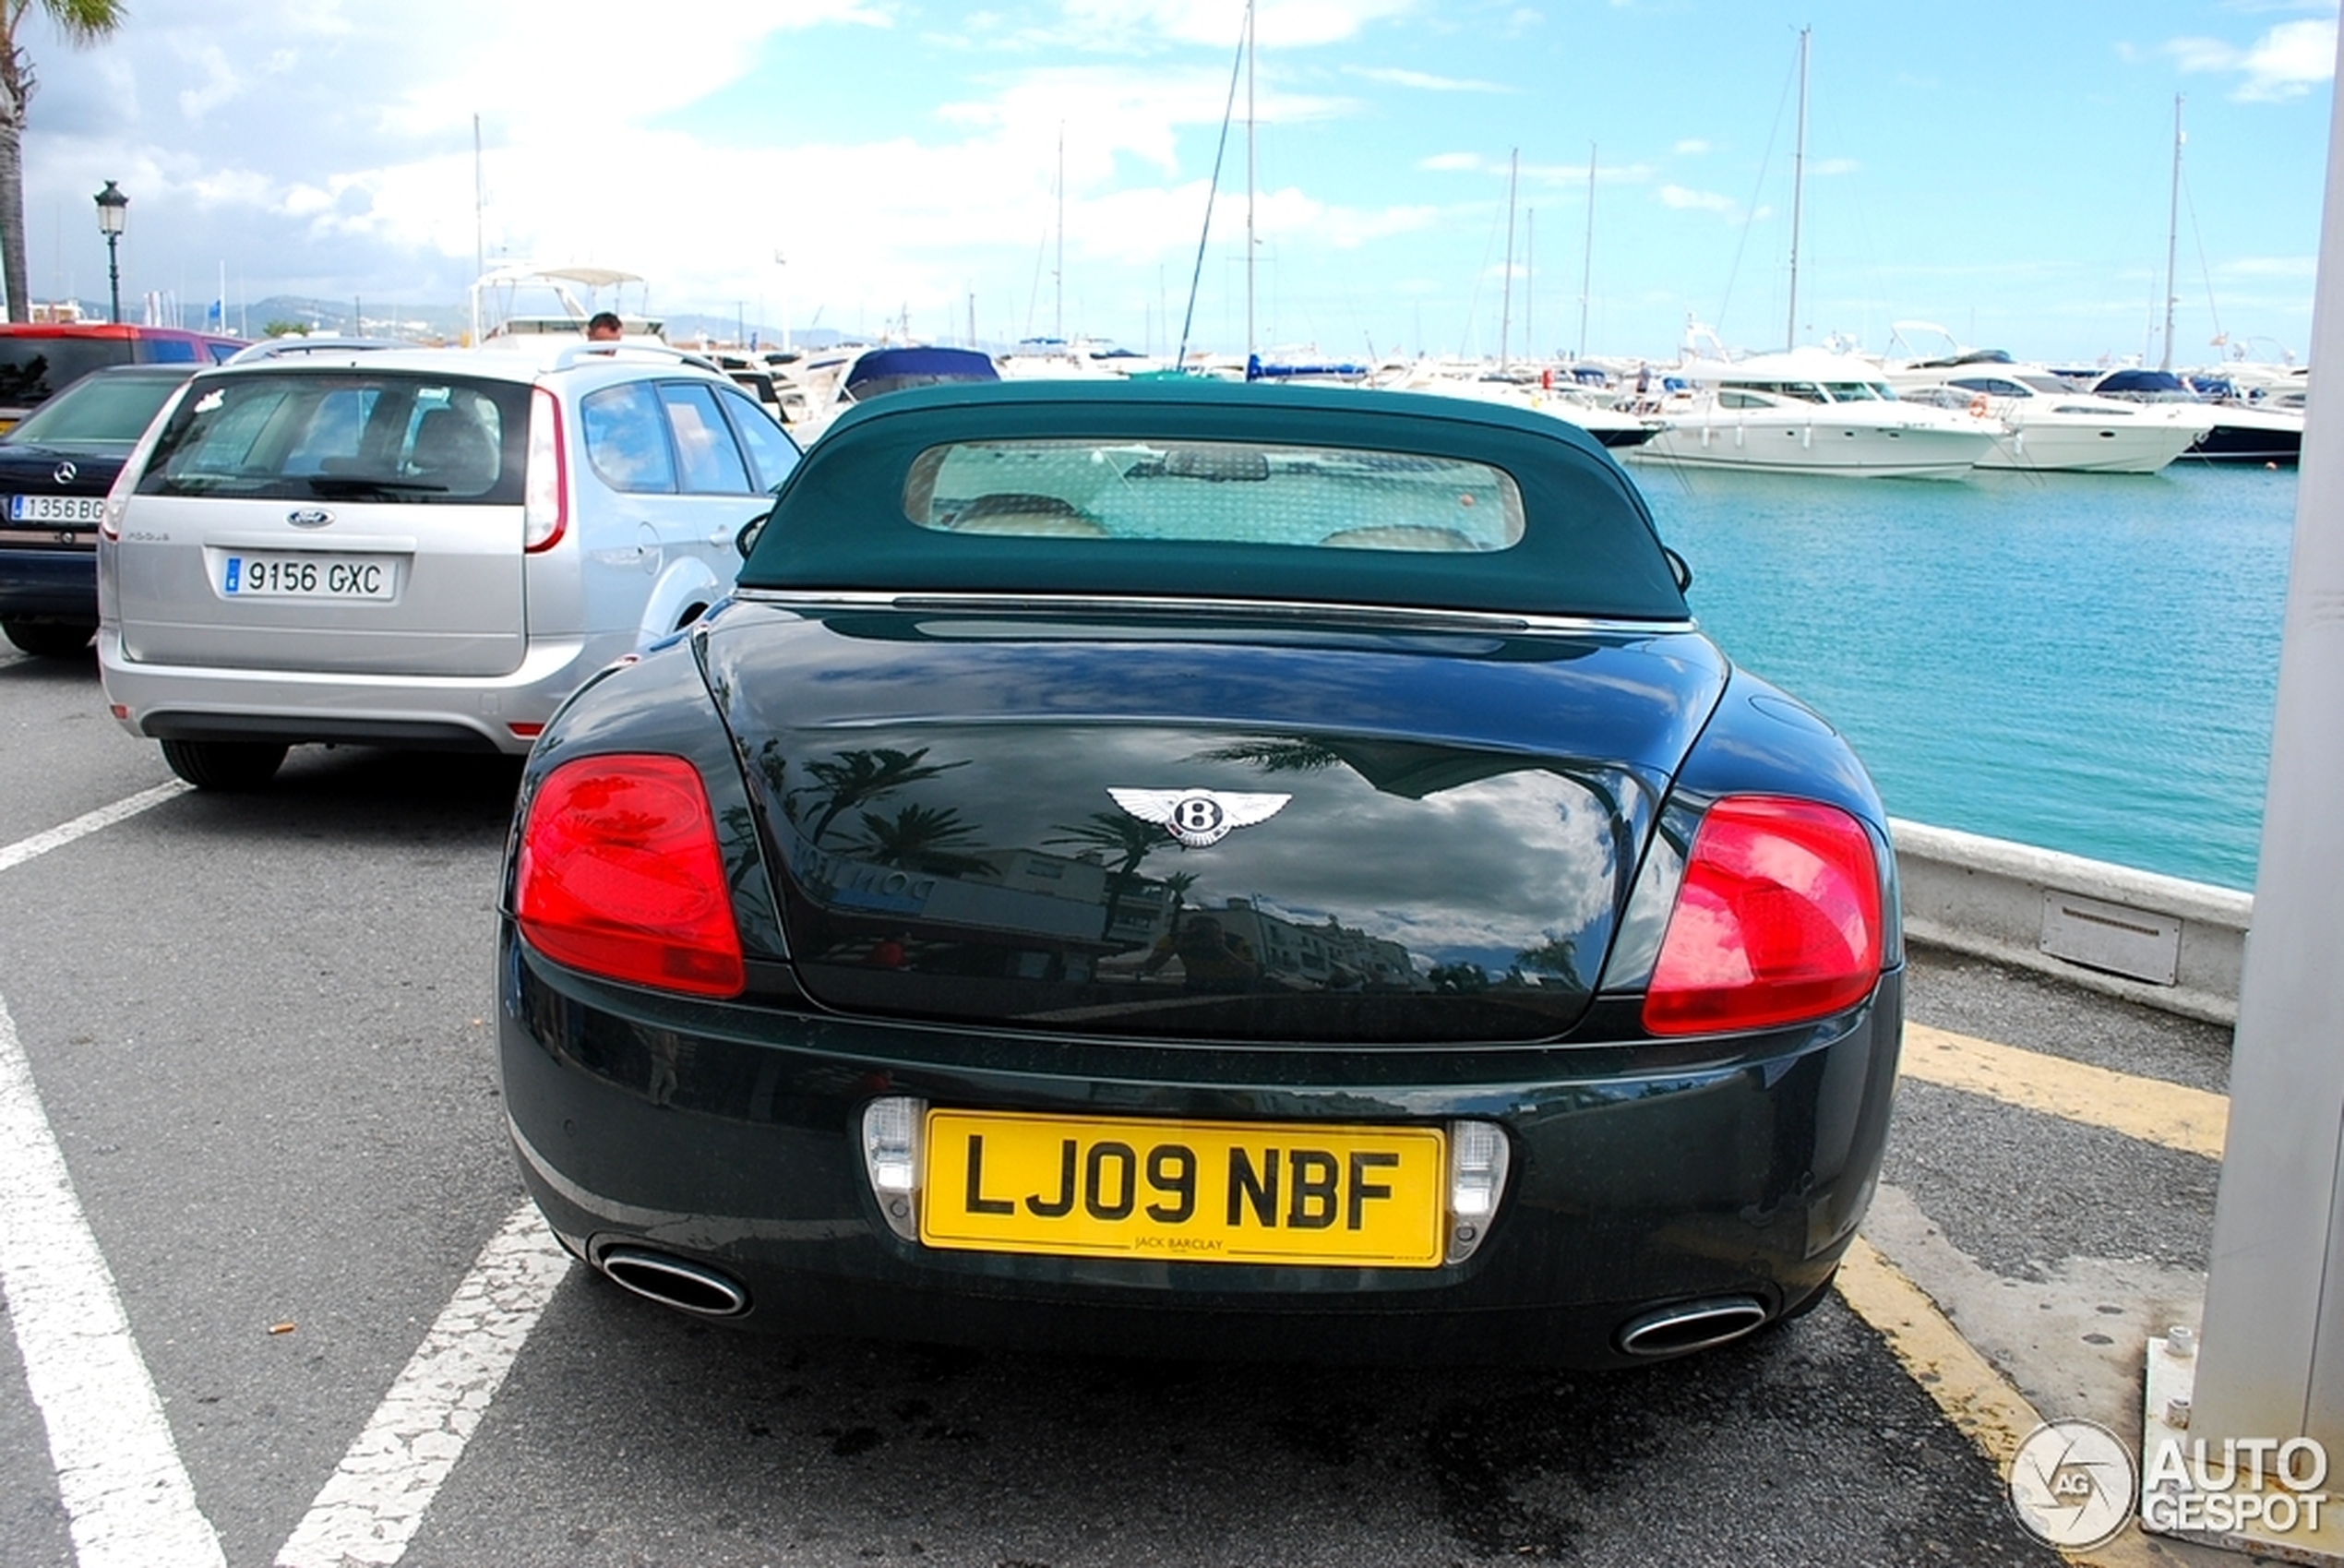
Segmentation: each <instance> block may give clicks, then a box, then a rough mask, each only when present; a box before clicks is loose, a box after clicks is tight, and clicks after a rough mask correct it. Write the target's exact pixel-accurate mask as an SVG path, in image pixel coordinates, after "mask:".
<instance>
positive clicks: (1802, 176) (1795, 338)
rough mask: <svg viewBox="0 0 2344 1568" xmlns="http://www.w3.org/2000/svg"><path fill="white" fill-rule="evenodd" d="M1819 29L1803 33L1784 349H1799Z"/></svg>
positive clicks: (1792, 162)
mask: <svg viewBox="0 0 2344 1568" xmlns="http://www.w3.org/2000/svg"><path fill="white" fill-rule="evenodd" d="M1813 31H1814V29H1812V28H1803V27H1802V28H1800V30H1799V144H1798V150H1796V151H1794V152H1793V153H1792V154H1791V155H1790V322H1789V325H1788V327H1787V328H1786V329H1784V332H1783V347H1785V348H1797V347H1798V346H1799V221H1800V202H1801V201H1802V199H1803V198H1804V197H1805V195H1806V186H1807V39H1808V35H1809V34H1811V33H1812V32H1813Z"/></svg>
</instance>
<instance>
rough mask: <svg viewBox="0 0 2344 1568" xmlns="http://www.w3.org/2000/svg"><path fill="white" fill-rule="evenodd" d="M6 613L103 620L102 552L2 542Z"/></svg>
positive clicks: (0, 577) (0, 579)
mask: <svg viewBox="0 0 2344 1568" xmlns="http://www.w3.org/2000/svg"><path fill="white" fill-rule="evenodd" d="M0 616H7V617H9V618H10V619H11V620H18V619H22V620H40V621H57V622H61V623H68V624H71V625H74V626H96V625H97V624H98V552H97V551H96V550H95V549H89V550H70V549H65V550H25V549H10V548H7V547H5V546H0Z"/></svg>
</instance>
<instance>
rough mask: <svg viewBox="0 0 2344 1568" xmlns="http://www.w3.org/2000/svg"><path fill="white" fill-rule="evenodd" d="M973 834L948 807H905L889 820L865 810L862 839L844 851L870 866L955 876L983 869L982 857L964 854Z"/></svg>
mask: <svg viewBox="0 0 2344 1568" xmlns="http://www.w3.org/2000/svg"><path fill="white" fill-rule="evenodd" d="M975 832H976V830H975V828H973V827H971V826H970V825H969V824H968V823H966V822H963V821H962V820H961V814H960V812H959V810H958V809H956V808H953V807H950V806H947V807H944V808H942V809H940V810H939V809H938V808H935V807H932V806H906V807H904V808H903V809H902V810H900V811H898V812H896V813H895V815H894V816H892V817H882V816H880V815H879V814H878V813H877V812H875V811H866V812H864V813H863V837H862V839H861V840H860V842H858V843H855V844H849V845H847V852H848V853H849V854H851V855H855V856H859V857H860V858H862V859H865V860H868V861H870V862H871V863H873V864H874V865H879V866H894V867H898V868H902V869H903V870H906V871H925V872H927V873H930V874H931V875H935V876H940V877H957V876H962V875H964V874H965V873H967V872H970V871H982V870H983V869H985V867H986V861H985V860H984V858H983V857H982V856H975V855H971V854H969V853H968V850H969V849H970V848H971V847H972V846H971V845H970V844H969V842H968V841H969V840H970V839H971V838H973V837H974V836H975Z"/></svg>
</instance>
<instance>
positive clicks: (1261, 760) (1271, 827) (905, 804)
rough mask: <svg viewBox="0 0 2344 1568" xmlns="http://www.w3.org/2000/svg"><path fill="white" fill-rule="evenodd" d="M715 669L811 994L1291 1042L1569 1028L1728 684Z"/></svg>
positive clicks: (1079, 655)
mask: <svg viewBox="0 0 2344 1568" xmlns="http://www.w3.org/2000/svg"><path fill="white" fill-rule="evenodd" d="M706 656H707V660H708V673H709V676H710V685H711V688H712V689H713V690H714V691H715V692H716V693H717V694H718V697H719V701H720V703H721V705H722V706H723V707H724V712H725V714H726V719H727V722H728V723H729V724H730V725H731V726H732V729H733V733H734V736H735V740H736V742H737V744H738V745H739V747H740V749H741V753H742V755H743V756H744V758H745V759H746V760H747V762H748V771H749V773H750V775H751V782H752V786H753V787H754V788H755V789H756V790H757V791H758V792H759V795H760V797H761V804H762V806H763V809H764V816H765V822H766V828H767V832H768V838H769V847H770V849H771V852H772V856H773V864H774V867H775V869H776V880H777V882H778V883H779V884H780V885H779V890H778V891H779V892H781V893H782V895H783V896H782V902H783V910H784V923H785V926H786V928H787V934H788V938H789V941H790V944H791V950H792V954H793V959H794V962H795V965H796V968H797V971H798V974H799V976H800V979H801V982H802V984H803V985H804V986H805V987H806V988H807V991H808V992H809V993H810V994H811V995H812V996H813V997H815V998H816V999H818V1000H819V1001H821V1002H822V1003H824V1004H826V1005H829V1006H831V1007H834V1008H838V1009H840V1010H843V1011H853V1012H857V1013H883V1014H895V1015H901V1016H913V1017H927V1018H937V1019H951V1020H958V1021H966V1022H981V1023H997V1024H1009V1025H1015V1026H1022V1027H1028V1028H1034V1029H1037V1030H1051V1031H1070V1032H1076V1033H1082V1034H1106V1035H1130V1036H1137V1037H1143V1038H1168V1039H1228V1040H1247V1041H1261V1042H1291V1043H1297V1044H1301V1043H1308V1042H1336V1041H1341V1042H1360V1043H1373V1042H1390V1043H1399V1042H1414V1043H1435V1044H1437V1043H1441V1042H1443V1041H1487V1040H1535V1039H1541V1038H1547V1037H1550V1036H1553V1035H1558V1034H1561V1033H1562V1032H1564V1031H1565V1030H1567V1029H1569V1028H1570V1027H1571V1025H1572V1024H1573V1023H1574V1022H1575V1021H1576V1020H1577V1019H1578V1017H1579V1016H1580V1015H1581V1013H1582V1012H1583V1011H1585V1007H1586V1004H1587V1002H1588V1000H1589V999H1590V995H1591V991H1592V987H1593V985H1594V983H1595V980H1596V977H1597V975H1598V974H1599V973H1600V971H1601V966H1602V964H1603V960H1604V957H1605V954H1606V952H1608V951H1609V944H1610V940H1611V938H1612V935H1613V933H1614V931H1615V929H1616V928H1617V926H1618V921H1619V916H1620V912H1621V910H1622V909H1623V908H1624V906H1625V904H1626V901H1627V896H1628V892H1629V889H1630V887H1631V885H1632V880H1633V878H1634V874H1635V870H1636V868H1637V866H1638V864H1639V863H1640V861H1641V858H1642V855H1643V850H1644V844H1645V843H1646V841H1647V839H1648V838H1649V835H1650V833H1651V832H1652V829H1653V824H1654V822H1655V820H1656V813H1657V809H1658V806H1659V803H1660V800H1661V796H1662V795H1663V794H1664V792H1665V791H1666V789H1667V787H1668V781H1669V779H1670V778H1671V777H1672V776H1673V774H1674V772H1675V770H1676V768H1677V766H1678V765H1679V763H1680V761H1681V760H1682V758H1683V756H1684V754H1685V751H1686V750H1687V749H1688V748H1690V746H1691V745H1692V739H1693V737H1694V736H1696V735H1697V734H1698V733H1699V730H1700V727H1701V724H1703V723H1704V720H1705V719H1706V718H1707V716H1708V713H1709V712H1710V710H1711V709H1712V708H1713V707H1714V705H1715V703H1716V698H1717V696H1718V693H1719V691H1720V690H1721V689H1722V687H1723V683H1724V677H1725V665H1724V662H1723V660H1722V659H1721V657H1720V656H1719V655H1718V654H1717V652H1716V650H1715V648H1714V647H1712V645H1711V644H1709V642H1708V641H1707V640H1705V639H1704V638H1702V637H1700V636H1699V635H1698V634H1696V633H1692V632H1690V631H1677V632H1664V633H1657V634H1656V633H1649V632H1619V633H1588V634H1585V635H1574V636H1562V635H1537V636H1531V635H1524V634H1518V633H1506V632H1490V633H1482V632H1477V631H1471V630H1455V631H1448V630H1432V629H1424V630H1407V631H1403V630H1389V629H1374V628H1366V627H1361V628H1355V629H1345V628H1343V627H1342V626H1341V624H1340V623H1339V622H1338V623H1336V624H1334V625H1333V626H1329V625H1323V624H1322V625H1317V626H1310V627H1305V626H1299V625H1296V624H1293V623H1291V622H1288V623H1286V624H1285V625H1282V626H1281V625H1273V624H1269V623H1267V622H1257V623H1255V624H1244V623H1243V621H1242V620H1239V621H1230V622H1226V623H1225V624H1210V623H1196V624H1184V625H1182V626H1179V627H1177V628H1173V627H1167V626H1166V625H1164V624H1163V623H1161V622H1156V623H1154V624H1147V623H1134V622H1131V621H1129V620H1125V621H1121V622H1118V621H1116V620H1114V619H1112V618H1100V617H1098V616H1087V617H1052V618H1042V617H1037V616H1033V615H1031V614H1028V615H1006V616H1004V615H983V614H977V613H970V612H960V611H951V610H944V611H939V612H937V613H934V614H917V613H872V612H855V613H793V612H790V611H786V610H782V609H777V608H771V607H766V606H760V605H751V604H734V605H733V606H731V607H729V608H728V609H727V610H725V611H724V612H723V613H721V614H720V615H719V616H717V617H716V619H715V621H714V623H713V626H712V630H711V631H710V634H709V637H708V642H707V652H706Z"/></svg>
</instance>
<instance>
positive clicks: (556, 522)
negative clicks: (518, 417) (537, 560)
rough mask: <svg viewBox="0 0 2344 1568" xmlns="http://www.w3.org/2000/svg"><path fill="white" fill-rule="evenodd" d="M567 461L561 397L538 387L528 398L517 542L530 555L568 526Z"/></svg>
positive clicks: (555, 541) (547, 545)
mask: <svg viewBox="0 0 2344 1568" xmlns="http://www.w3.org/2000/svg"><path fill="white" fill-rule="evenodd" d="M568 464H569V460H568V458H567V457H565V456H564V455H563V452H562V405H561V401H560V400H559V399H557V398H556V397H555V396H554V394H553V393H551V392H549V391H547V390H546V389H544V388H543V387H539V388H537V389H536V390H535V392H534V393H533V394H532V397H531V398H530V408H529V466H528V468H527V469H526V470H524V471H523V477H522V484H521V502H520V545H521V548H522V549H524V550H526V551H528V552H530V553H531V554H532V555H533V554H535V553H536V552H538V551H540V550H550V549H552V548H553V547H554V546H555V545H557V544H559V543H560V542H561V536H562V534H563V533H564V532H566V531H567V530H568V527H569V483H568Z"/></svg>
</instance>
